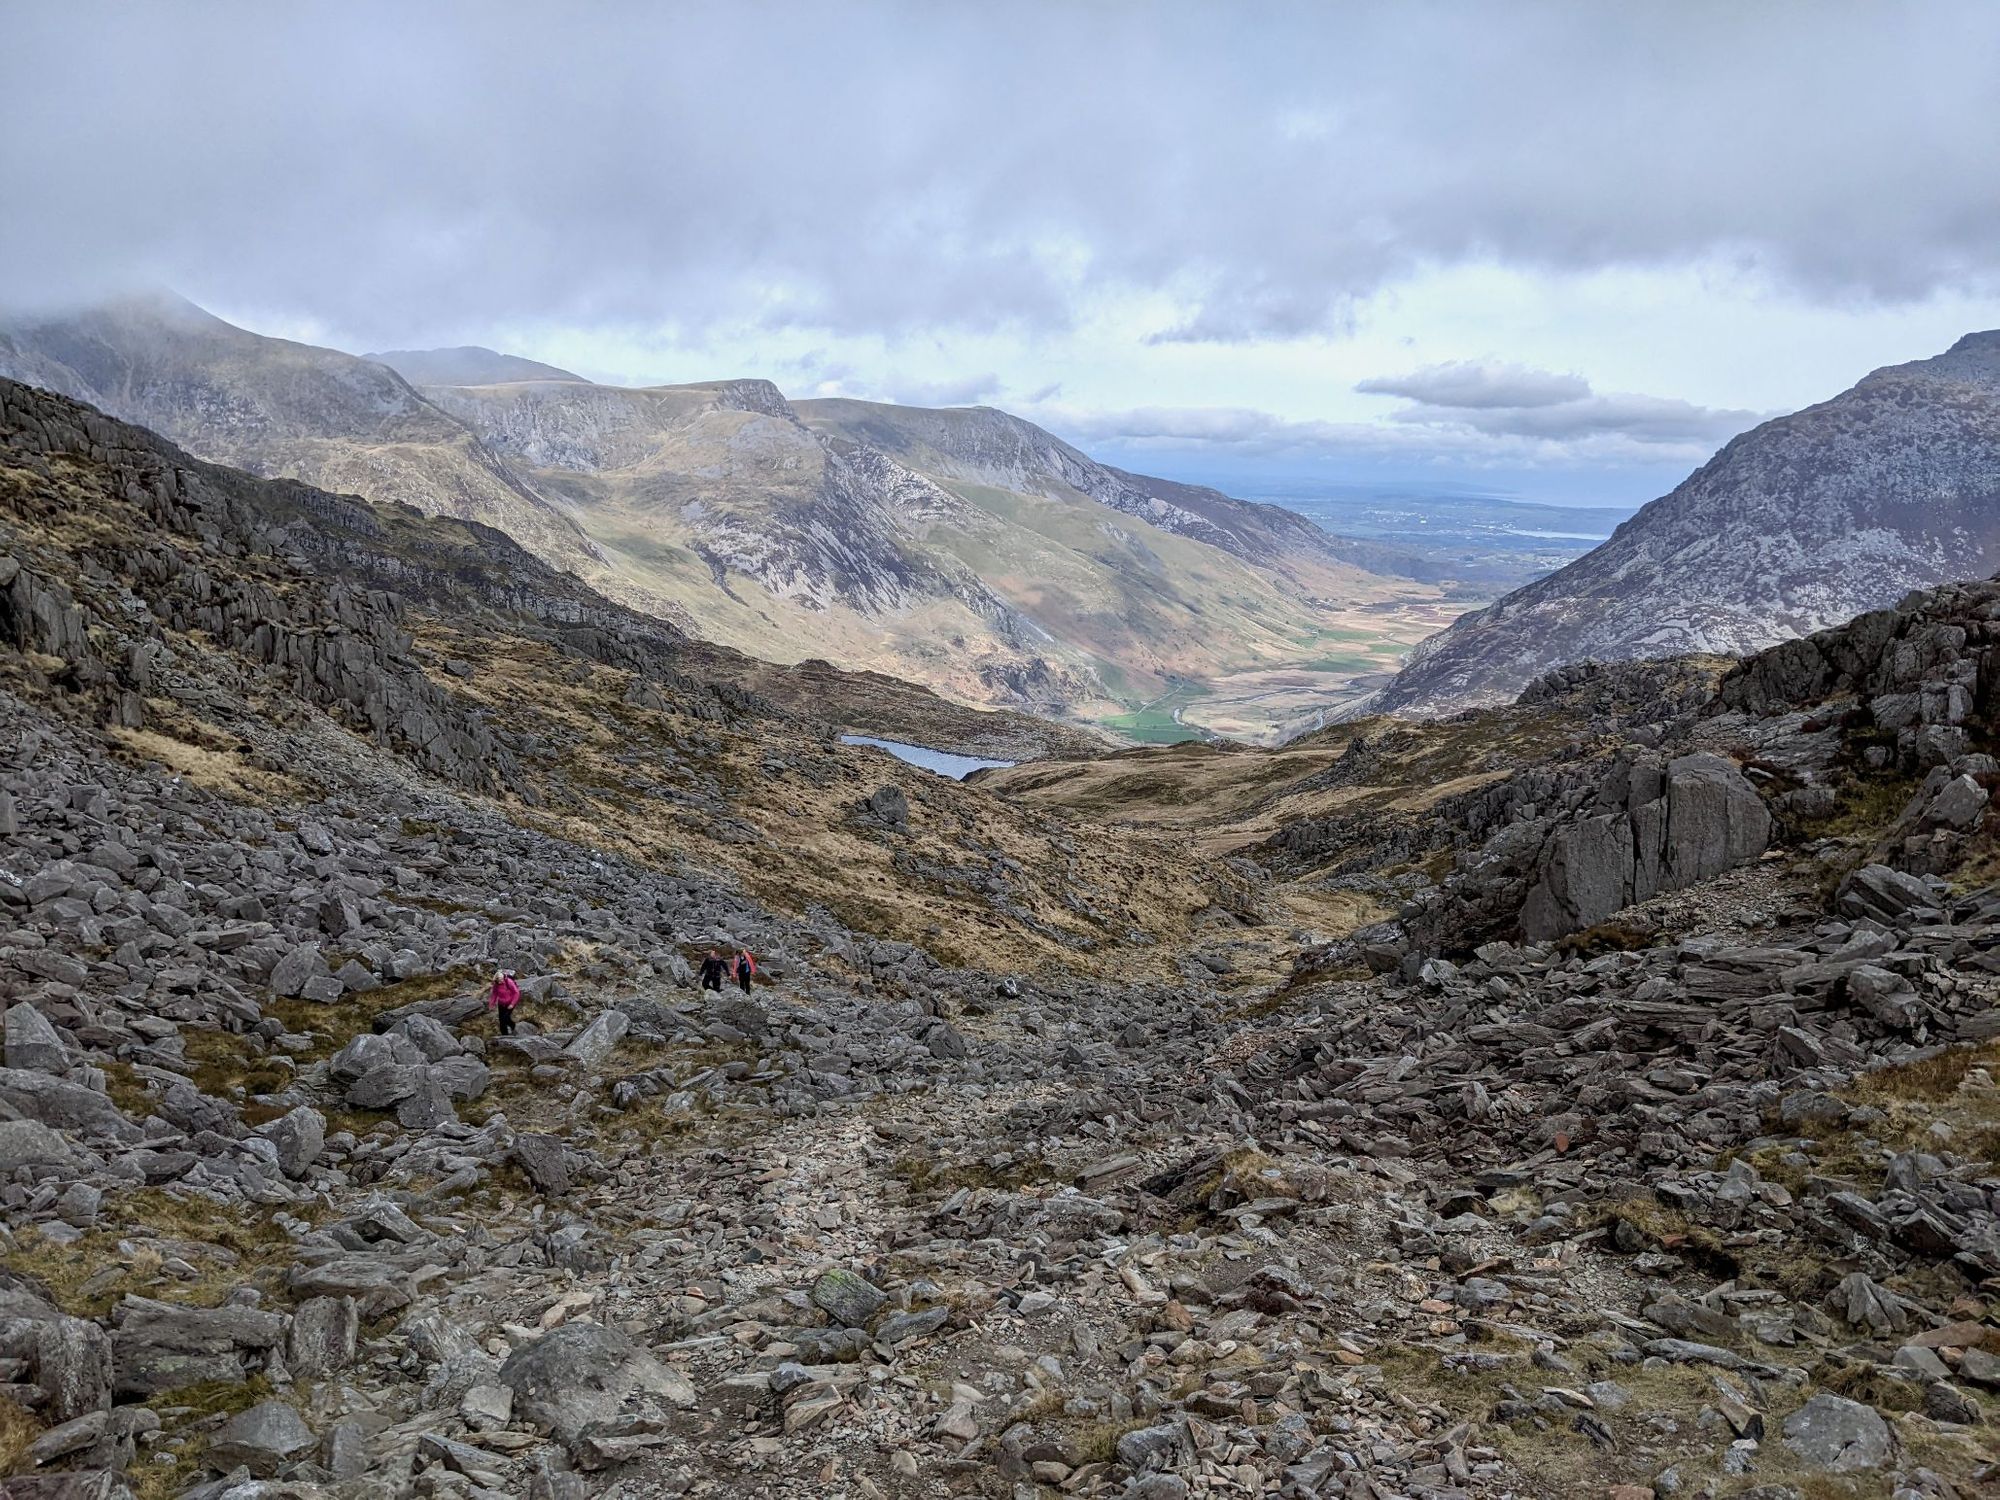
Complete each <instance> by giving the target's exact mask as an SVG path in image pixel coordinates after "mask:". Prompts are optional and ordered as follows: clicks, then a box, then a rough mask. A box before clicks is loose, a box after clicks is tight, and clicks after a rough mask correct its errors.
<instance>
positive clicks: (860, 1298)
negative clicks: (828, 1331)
mask: <svg viewBox="0 0 2000 1500" xmlns="http://www.w3.org/2000/svg"><path fill="white" fill-rule="evenodd" d="M812 1300H813V1303H814V1305H815V1306H817V1307H820V1308H822V1309H823V1310H824V1311H825V1312H826V1314H827V1316H828V1317H830V1318H832V1319H833V1320H834V1321H835V1322H838V1323H845V1324H846V1325H847V1326H848V1327H849V1328H866V1327H867V1326H868V1320H869V1319H870V1318H872V1317H874V1316H875V1314H876V1313H877V1312H878V1311H880V1309H881V1307H882V1304H883V1303H885V1302H887V1301H888V1300H889V1296H888V1293H886V1292H884V1291H883V1290H882V1289H881V1288H880V1287H878V1286H874V1285H872V1284H871V1283H869V1282H867V1281H865V1280H863V1279H862V1278H861V1277H860V1276H857V1275H856V1274H855V1273H854V1272H852V1271H848V1270H843V1269H842V1268H840V1267H838V1266H836V1267H834V1268H833V1269H832V1270H830V1271H828V1272H826V1273H825V1274H824V1275H822V1276H821V1277H820V1279H819V1280H818V1281H815V1282H814V1283H813V1287H812Z"/></svg>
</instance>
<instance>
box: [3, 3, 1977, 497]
mask: <svg viewBox="0 0 2000 1500" xmlns="http://www.w3.org/2000/svg"><path fill="white" fill-rule="evenodd" d="M1996 57H2000V7H1995V6H1991V5H1987V4H1960V3H1953V0H1935V3H1925V4H1920V5H1919V4H1912V5H1908V6H1898V5H1889V4H1868V5H1849V4H1842V3H1838V0H1814V3H1809V4H1787V3H1770V4H1759V5H1751V6H1745V5H1742V4H1740V3H1734V0H1731V3H1715V4H1708V3H1701V0H1675V3H1673V4H1658V5H1652V6H1645V7H1640V6H1602V5H1583V4H1556V5H1534V4H1510V5H1506V6H1494V5H1487V4H1480V3H1467V4H1459V5H1440V4H1423V3H1414V4H1413V3H1396V4H1387V3H1384V4H1382V5H1379V6H1341V7H1327V6H1321V5H1300V6H1285V5H1268V6H1257V7H1239V6H1225V5H1204V6H1178V5H1157V4H1140V3H1136V0H1135V3H1132V4H1111V3H1106V4H1091V5H1080V4H1069V3H1061V4H1046V5H1038V4H1034V3H1028V0H1012V3H1010V4H1007V5H978V6H975V5H956V4H936V3H918V4H909V5H902V4H835V3H813V4H799V5H786V4H758V5H742V4H735V3H731V4H726V5H715V6H704V5H677V6H671V7H663V6H655V5H643V6H641V5H633V6H622V5H612V4H600V5H591V6H582V7H565V8H561V9H560V10H551V9H550V8H549V7H547V6H527V5H509V4H478V5H464V6H451V5H423V6H404V5H396V6H369V5H342V6H313V7H303V6H268V5H262V4H258V5H248V4H245V5H233V4H213V3H211V4H200V3H195V4H181V5H174V6H132V5H118V6H98V5H93V4H88V3H84V4H79V3H76V0H63V3H50V4H36V3H24V0H15V3H12V4H10V5H9V6H8V9H7V24H6V45H5V46H4V47H0V125H4V127H5V133H6V139H7V141H8V142H9V146H8V149H7V150H6V151H5V152H4V153H0V203H4V204H5V205H6V208H5V211H4V212H0V301H8V302H13V303H17V304H19V303H24V302H30V301H34V302H51V301H55V302H60V301H66V300H80V299H88V298H91V297H95V296H98V295H102V294H103V293H105V292H107V291H109V290H114V289H118V288H122V287H129V286H133V285H137V284H166V285H170V286H173V287H176V288H178V289H180V290H181V291H183V292H185V293H186V294H187V295H189V296H191V297H193V298H194V299H195V300H197V301H200V302H202V303H204V305H207V306H210V307H212V308H215V309H216V310H217V311H219V312H222V313H223V314H224V315H226V316H232V317H235V318H238V319H239V320H241V321H245V322H250V323H252V324H253V326H259V327H262V328H265V329H267V330H270V331H280V332H287V333H293V334H297V335H302V336H308V337H316V338H320V339H323V340H325V341H328V342H333V343H337V344H340V345H342V346H343V347H347V348H353V349H361V348H381V347H399V348H400V347H411V346H415V345H420V344H431V343H439V344H454V343H464V342H481V343H489V344H503V343H504V344H506V345H507V346H508V347H511V348H513V349H515V350H517V351H518V352H521V353H524V354H529V355H533V356H535V357H541V358H549V359H554V360H556V362H558V363H563V364H568V365H573V366H577V367H580V368H584V369H585V370H586V372H587V373H599V374H615V375H619V376H622V377H624V378H635V379H661V378H698V377H704V376H720V375H725V374H772V373H777V372H778V371H779V370H780V367H781V366H783V367H785V368H788V369H792V370H800V369H804V368H805V367H806V366H807V365H808V364H812V363H815V362H816V367H817V368H819V369H821V370H824V371H839V372H845V373H842V374H839V375H833V376H824V377H822V378H821V379H820V380H819V381H818V382H817V386H818V388H820V389H833V390H842V391H847V392H851V393H855V394H877V395H893V394H895V393H896V392H898V391H923V390H934V391H937V392H940V393H943V394H950V393H953V392H968V393H977V394H978V395H979V396H980V398H981V399H990V400H995V401H998V402H1001V403H1002V404H1004V402H1005V401H1007V400H1014V401H1017V402H1018V401H1023V400H1025V399H1027V397H1028V394H1029V393H1032V392H1034V391H1038V390H1043V389H1045V388H1047V387H1048V386H1050V385H1052V384H1058V383H1059V384H1060V385H1061V386H1062V388H1063V390H1064V392H1065V398H1064V399H1065V400H1066V401H1068V402H1070V403H1073V405H1074V409H1075V410H1077V411H1078V412H1079V413H1097V414H1103V413H1112V412H1119V411H1140V410H1146V409H1156V408H1160V407H1185V408H1187V409H1189V410H1203V409H1206V410H1214V409H1235V408H1250V409H1254V410H1256V411H1259V412H1261V413H1263V414H1264V415H1266V416H1267V417H1269V418H1270V419H1271V420H1272V421H1273V422H1275V423H1278V424H1281V425H1288V426H1289V427H1290V428H1292V429H1298V430H1309V429H1310V426H1311V424H1312V423H1314V422H1316V421H1325V422H1331V423H1333V424H1334V426H1335V427H1336V428H1337V429H1339V430H1340V431H1342V432H1345V431H1346V430H1347V428H1348V427H1349V426H1350V425H1352V424H1355V423H1359V424H1361V425H1373V426H1374V427H1376V428H1378V429H1380V430H1382V431H1386V432H1393V431H1396V430H1397V429H1403V430H1406V431H1407V430H1412V429H1414V430H1417V431H1419V432H1429V433H1430V434H1432V436H1433V438H1434V439H1435V440H1437V441H1439V442H1444V443H1446V444H1447V449H1444V450H1439V451H1447V450H1448V451H1451V452H1454V453H1456V452H1457V449H1456V448H1451V447H1450V446H1449V445H1450V444H1455V443H1460V442H1463V441H1468V440H1478V439H1482V438H1483V439H1490V440H1492V441H1496V442H1502V443H1511V442H1515V441H1517V440H1519V441H1530V442H1534V443H1540V444H1543V445H1545V447H1546V448H1547V451H1548V453H1549V455H1550V457H1551V459H1552V461H1553V460H1556V459H1560V458H1562V457H1563V456H1564V455H1565V454H1568V456H1570V457H1572V458H1581V457H1587V456H1588V454H1589V451H1590V450H1589V446H1588V445H1589V444H1590V443H1592V442H1601V440H1602V439H1603V438H1604V437H1605V435H1607V434H1610V435H1613V436H1616V437H1618V438H1619V439H1620V440H1621V441H1622V440H1627V439H1629V440H1632V441H1635V442H1637V443H1639V444H1642V445H1643V444H1647V443H1652V444H1655V445H1657V444H1660V443H1667V442H1679V443H1683V444H1689V445H1693V446H1700V445H1701V444H1703V443H1711V442H1712V441H1714V440H1716V439H1717V437H1718V436H1726V435H1727V431H1728V430H1729V429H1730V424H1731V422H1733V421H1735V420H1736V419H1737V418H1739V417H1741V416H1742V415H1744V414H1745V413H1746V412H1748V411H1750V410H1765V409H1769V408H1771V407H1775V406H1778V405H1787V404H1798V403H1799V402H1801V401H1803V400H1807V399H1812V398H1815V397H1818V396H1823V395H1826V394H1830V393H1831V392H1832V391H1834V390H1837V389H1839V388H1841V387H1842V386H1844V385H1846V384H1848V383H1850V382H1851V381H1852V380H1853V379H1854V378H1856V377H1857V376H1859V375H1860V374H1862V373H1864V371H1865V370H1866V369H1867V368H1868V367H1869V366H1871V365H1874V364H1880V363H1886V362H1889V361H1890V360H1891V359H1897V358H1909V357H1914V356H1917V355H1921V354H1925V353H1930V352H1934V348H1933V346H1934V345H1936V346H1938V347H1941V345H1939V344H1938V343H1937V341H1938V340H1939V338H1940V337H1941V335H1942V334H1943V333H1944V332H1945V330H1947V329H1951V330H1953V336H1955V333H1956V332H1963V331H1964V330H1965V327H1966V326H1970V324H1967V323H1965V319H1967V318H1973V319H1981V320H1985V321H1989V322H2000V191H1996V186H2000V184H1996V182H1995V180H1994V179H1995V174H1996V163H2000V69H1996V68H1995V66H1994V61H1995V58H1996ZM1496 279H1497V281H1496ZM1612 280H1620V281H1622V282H1623V283H1624V284H1627V285H1634V286H1641V287H1643V288H1644V289H1645V293H1644V295H1643V296H1640V297H1638V298H1636V299H1633V298H1630V297H1627V298H1625V299H1623V300H1617V299H1612V298H1610V297H1605V296H1600V295H1599V294H1598V293H1599V291H1600V290H1601V289H1602V288H1603V287H1604V286H1606V285H1607V284H1609V282H1610V281H1612ZM1499 283H1504V285H1505V286H1506V287H1507V288H1509V289H1510V290H1509V297H1510V298H1511V301H1509V302H1507V303H1505V304H1504V305H1503V304H1502V303H1501V302H1496V301H1495V300H1494V298H1493V297H1492V295H1491V294H1490V293H1491V287H1492V286H1493V285H1494V284H1499ZM1481 288H1485V291H1481ZM1531 303H1534V304H1538V305H1540V306H1542V307H1543V308H1545V309H1546V311H1545V312H1544V313H1543V314H1542V315H1540V316H1534V317H1530V316H1529V313H1528V308H1529V305H1530V304H1531ZM1801 326H1804V327H1807V328H1809V329H1810V330H1811V332H1810V333H1809V335H1808V336H1806V337H1803V338H1800V337H1797V336H1790V337H1787V338H1786V339H1785V340H1784V341H1783V342H1782V344H1781V341H1780V337H1779V334H1780V330H1781V329H1782V330H1787V331H1788V332H1789V331H1792V330H1796V329H1797V328H1799V327H1801ZM1654 329H1657V330H1659V332H1658V333H1657V334H1652V333H1649V330H1654ZM1649 336H1650V337H1652V339H1653V343H1652V344H1651V345H1648V344H1647V343H1646V342H1645V339H1646V338H1647V337H1649ZM1944 342H1949V339H1948V338H1945V339H1944ZM1738 345H1741V346H1748V348H1747V350H1746V348H1739V347H1737V346H1738ZM565 355H566V356H567V357H564V356H565ZM711 359H713V360H726V361H730V362H732V366H733V367H730V368H721V367H716V366H710V367H707V368H699V367H697V364H696V362H697V361H698V360H711ZM1424 366H1428V367H1430V368H1429V370H1428V373H1427V374H1426V373H1425V372H1424V370H1423V369H1421V368H1419V370H1418V374H1416V375H1405V376H1403V377H1400V378H1398V377H1395V376H1393V375H1386V374H1385V373H1384V372H1385V371H1387V370H1391V369H1394V368H1399V367H1400V368H1411V367H1424ZM1537 366H1540V367H1542V368H1543V369H1544V370H1562V371H1571V372H1574V373H1570V374H1547V373H1537V371H1536V368H1535V367H1537ZM1413 381H1414V382H1416V383H1415V384H1412V382H1413ZM1426 381H1428V382H1429V384H1428V385H1426V384H1425V383H1424V382H1426ZM1453 381H1457V382H1458V384H1457V385H1456V386H1454V385H1453V384H1452V382H1453ZM1468 381H1469V382H1470V383H1469V384H1468V383H1467V382H1468ZM1481 381H1484V382H1487V384H1485V385H1482V384H1480V382H1481ZM1357 385H1359V386H1360V387H1361V390H1360V391H1359V392H1357V390H1356V387H1357ZM1591 388H1605V389H1627V388H1631V389H1642V390H1644V391H1645V392H1646V393H1647V395H1646V396H1645V397H1628V396H1594V395H1590V394H1588V392H1589V390H1590V389H1591ZM1384 394H1394V395H1401V396H1404V397H1407V398H1408V399H1410V400H1412V401H1415V402H1418V403H1420V405H1419V406H1418V407H1417V408H1414V409H1412V408H1391V407H1390V406H1389V405H1388V404H1387V403H1385V402H1384V401H1383V400H1382V399H1381V397H1382V396H1383V395H1384ZM1648 399H1650V400H1651V401H1652V403H1653V404H1652V405H1651V406H1648V405H1646V402H1647V400H1648ZM1391 410H1396V411H1400V412H1402V414H1403V415H1402V417H1401V418H1400V420H1392V419H1391V418H1390V417H1389V416H1388V413H1389V412H1390V411H1391ZM1439 412H1449V413H1450V414H1451V415H1450V416H1449V417H1448V418H1440V417H1439V416H1438V413H1439ZM1425 413H1430V415H1426V414H1425ZM1482 413H1483V414H1484V415H1482ZM1531 413H1542V415H1541V416H1531V415H1530V414H1531ZM1090 420H1091V421H1092V422H1093V423H1094V422H1095V421H1096V420H1097V419H1096V417H1092V418H1091V419H1090ZM1194 425H1198V424H1194ZM1382 440H1383V441H1385V442H1397V441H1402V438H1400V437H1389V438H1383V439H1382ZM1570 442H1578V443H1582V444H1584V445H1585V446H1584V447H1582V448H1578V449H1574V450H1567V449H1565V448H1564V447H1563V445H1564V444H1565V443H1570ZM1590 461H1596V460H1595V459H1591V460H1590Z"/></svg>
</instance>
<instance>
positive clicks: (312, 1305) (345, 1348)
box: [285, 1297, 361, 1378]
mask: <svg viewBox="0 0 2000 1500" xmlns="http://www.w3.org/2000/svg"><path fill="white" fill-rule="evenodd" d="M360 1341H361V1308H360V1304H359V1303H357V1302H356V1301H355V1300H354V1299H353V1298H352V1297H309V1298H307V1299H306V1300H305V1301H304V1302H301V1303H300V1304H299V1308H298V1311H297V1312H295V1313H293V1314H292V1326H291V1329H290V1332H289V1334H288V1336H287V1337H286V1340H285V1363H286V1364H287V1365H288V1366H289V1367H290V1368H291V1372H292V1373H293V1374H294V1375H307V1376H312V1377H315V1378H318V1377H321V1376H326V1375H332V1374H335V1373H337V1372H338V1371H341V1370H344V1369H346V1368H347V1367H348V1366H349V1365H351V1364H353V1363H354V1360H355V1356H356V1355H357V1354H358V1353H359V1351H360Z"/></svg>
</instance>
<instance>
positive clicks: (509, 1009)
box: [486, 969, 521, 1036]
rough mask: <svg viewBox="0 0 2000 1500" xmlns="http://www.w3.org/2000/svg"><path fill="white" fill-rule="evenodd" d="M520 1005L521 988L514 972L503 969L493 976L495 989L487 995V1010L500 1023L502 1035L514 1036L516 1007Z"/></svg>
mask: <svg viewBox="0 0 2000 1500" xmlns="http://www.w3.org/2000/svg"><path fill="white" fill-rule="evenodd" d="M520 1003H521V987H520V986H519V985H518V984H516V983H514V971H513V970H512V969H502V970H501V971H500V972H499V973H498V974H496V975H494V976H493V988H492V989H491V990H489V991H488V992H487V995H486V1008H487V1009H488V1010H490V1011H492V1012H493V1014H494V1017H495V1019H497V1020H498V1021H499V1023H500V1035H502V1036H512V1035H513V1034H514V1007H515V1006H517V1005H519V1004H520Z"/></svg>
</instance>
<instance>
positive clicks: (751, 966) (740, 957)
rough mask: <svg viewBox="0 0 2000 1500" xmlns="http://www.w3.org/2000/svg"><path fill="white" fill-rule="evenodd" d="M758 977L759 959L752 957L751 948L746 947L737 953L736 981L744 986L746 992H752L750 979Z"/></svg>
mask: <svg viewBox="0 0 2000 1500" xmlns="http://www.w3.org/2000/svg"><path fill="white" fill-rule="evenodd" d="M756 977H757V960H756V959H754V958H752V957H751V956H750V950H749V949H748V948H745V949H744V950H743V951H742V952H741V953H739V954H737V955H736V982H737V983H738V984H739V985H741V986H742V987H743V993H744V994H746V995H747V994H749V993H750V981H751V980H753V979H755V978H756Z"/></svg>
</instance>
